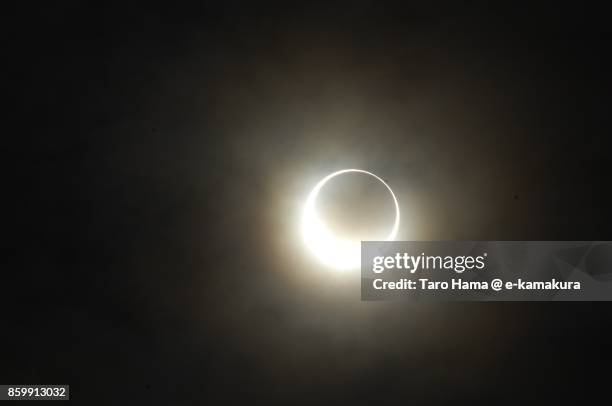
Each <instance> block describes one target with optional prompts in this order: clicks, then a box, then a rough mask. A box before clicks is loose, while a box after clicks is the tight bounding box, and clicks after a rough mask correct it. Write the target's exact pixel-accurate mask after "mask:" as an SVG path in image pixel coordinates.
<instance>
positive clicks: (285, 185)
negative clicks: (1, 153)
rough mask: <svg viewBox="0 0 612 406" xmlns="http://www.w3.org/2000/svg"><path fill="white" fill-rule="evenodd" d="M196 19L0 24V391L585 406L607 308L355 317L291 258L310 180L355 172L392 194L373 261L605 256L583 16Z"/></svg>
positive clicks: (604, 115)
mask: <svg viewBox="0 0 612 406" xmlns="http://www.w3.org/2000/svg"><path fill="white" fill-rule="evenodd" d="M205 3H206V2H202V4H200V5H198V6H197V7H186V8H180V7H178V6H166V7H171V8H159V9H154V8H152V7H149V8H147V9H140V8H137V7H129V6H125V5H122V6H117V7H111V6H107V7H106V8H99V9H95V8H85V7H84V6H81V5H78V4H71V3H63V4H62V5H57V4H53V5H47V6H45V7H43V8H40V9H38V8H35V7H33V6H32V7H31V8H28V9H21V10H18V11H17V12H16V14H15V18H12V19H11V20H12V21H13V22H14V27H11V36H10V37H9V38H10V39H9V45H8V49H7V53H8V55H10V58H7V59H8V63H7V64H8V72H9V74H8V76H7V78H8V79H10V81H11V83H10V84H12V85H15V86H14V87H15V89H16V90H17V92H16V93H15V96H14V97H13V96H11V97H12V102H13V103H14V104H15V105H16V106H17V107H18V109H19V113H23V115H19V116H17V117H19V125H18V126H16V127H15V129H14V130H13V131H14V134H13V135H12V136H9V138H13V139H14V142H12V141H11V142H9V143H7V144H5V145H4V149H5V152H8V153H9V154H10V155H9V156H10V157H11V158H9V160H8V163H9V166H10V169H9V171H8V174H9V177H11V178H12V179H11V182H9V183H10V185H11V186H13V185H14V186H15V192H13V193H8V194H7V195H8V196H9V197H8V198H9V199H11V202H12V203H13V204H14V205H15V206H16V208H17V210H15V211H14V213H15V215H14V219H13V220H16V222H17V228H16V232H15V233H14V234H13V238H12V240H13V241H14V243H16V244H11V247H12V246H13V245H15V246H16V249H15V250H12V251H13V253H12V254H11V255H10V260H9V261H8V263H7V264H6V265H5V266H3V270H4V272H3V282H4V284H3V291H4V294H3V297H4V298H5V299H6V301H7V304H6V305H5V315H6V317H5V319H6V323H7V324H6V327H5V329H4V330H3V331H4V332H3V336H4V338H5V339H6V340H7V343H6V344H5V348H10V349H12V350H11V351H9V352H8V353H5V354H4V355H3V357H2V362H1V365H2V367H0V372H1V375H0V377H1V378H2V382H3V383H7V384H8V383H24V384H25V383H41V384H42V383H57V384H59V383H69V384H70V385H71V392H72V393H71V396H72V397H73V399H74V401H75V402H76V403H77V404H111V403H112V404H134V402H137V401H142V402H146V403H147V404H164V405H169V404H177V405H182V404H185V405H186V404H198V403H204V404H216V402H215V401H222V400H228V399H234V400H243V401H247V400H248V401H255V400H260V401H268V402H273V403H276V402H278V403H282V404H294V403H300V402H304V403H313V402H317V403H325V402H329V403H333V404H353V403H360V402H364V401H365V402H370V403H372V402H375V401H379V402H381V403H393V401H394V400H395V401H397V402H403V403H407V402H415V403H420V402H427V403H434V404H443V403H447V402H450V401H453V402H459V403H462V402H465V401H469V400H480V401H489V402H495V403H498V402H502V403H508V404H516V401H517V400H520V399H526V398H527V397H531V396H535V397H537V398H538V399H547V398H548V397H549V396H552V397H555V398H557V397H558V398H560V399H565V398H566V396H565V394H564V393H563V392H562V391H570V392H571V393H570V394H569V395H568V396H570V397H574V396H576V397H580V396H582V395H584V394H585V393H595V392H597V391H600V392H601V391H602V389H603V390H605V389H606V388H605V386H604V383H605V382H606V380H607V378H606V374H605V373H602V372H599V371H598V367H604V368H605V367H607V366H608V364H609V362H610V359H611V356H612V353H611V352H610V345H609V340H610V339H611V338H612V335H611V334H610V333H609V332H608V325H609V320H610V316H612V311H611V310H612V309H611V308H610V306H609V305H608V304H606V303H591V304H590V303H571V304H570V303H566V304H563V303H472V304H458V303H452V304H437V305H430V304H419V305H415V304H407V303H374V304H371V303H361V302H360V301H359V289H358V286H357V285H356V284H355V281H354V280H352V279H350V278H346V277H336V276H330V275H331V274H330V273H329V271H326V270H324V269H321V267H320V266H318V265H317V264H316V263H314V262H312V261H311V259H309V258H307V256H306V255H305V254H304V253H303V249H302V247H301V246H300V245H299V243H296V236H295V235H294V234H295V233H296V231H295V228H296V227H297V226H296V225H295V223H296V222H297V217H296V210H298V209H297V208H298V207H299V204H300V202H301V201H302V200H303V199H302V198H303V197H304V194H305V193H306V192H307V191H308V189H309V188H310V187H312V185H313V181H316V180H317V179H319V178H321V176H322V175H325V174H327V173H330V172H331V171H333V170H336V169H341V168H346V167H360V168H363V169H368V170H372V171H373V172H375V173H377V174H379V175H381V176H382V177H383V178H385V179H387V180H388V181H389V183H390V184H391V185H393V187H394V190H397V191H398V195H399V196H398V197H399V198H400V201H401V202H402V203H403V204H405V206H404V209H405V213H408V214H407V219H408V221H407V223H406V224H407V226H406V227H405V229H403V231H402V232H403V233H404V234H403V235H402V234H400V237H402V236H403V237H404V238H407V237H410V238H412V239H417V240H421V239H422V240H427V239H445V240H453V239H457V240H478V239H482V240H610V239H612V233H611V232H612V230H611V226H610V225H611V224H612V215H611V214H610V207H612V198H611V193H610V174H611V172H612V171H610V146H611V145H610V141H609V139H610V137H609V132H610V128H611V125H610V119H609V117H610V96H609V95H610V77H609V72H610V67H611V66H610V61H609V60H608V55H609V53H610V38H612V37H611V32H610V30H609V28H608V27H609V25H610V24H609V21H608V19H607V17H606V16H605V15H604V14H603V11H602V10H594V9H587V8H578V6H576V5H574V6H572V8H562V7H560V6H559V5H556V6H555V7H550V8H530V9H523V8H518V7H517V8H502V7H500V8H487V9H481V8H478V7H475V6H464V5H461V6H459V5H455V6H452V7H446V6H442V5H437V6H434V5H432V6H429V7H425V6H423V5H419V6H416V5H415V6H409V5H406V4H403V5H402V6H399V5H394V6H386V7H383V6H382V5H381V4H380V3H379V2H375V1H372V2H352V3H351V5H350V6H341V5H338V4H331V3H328V2H326V3H324V4H323V5H315V4H312V5H295V6H289V5H286V4H285V5H283V6H278V5H272V4H268V5H265V6H264V5H261V4H257V5H255V4H250V5H248V6H245V5H242V4H240V3H238V2H231V1H230V2H223V3H224V4H225V5H224V6H223V7H221V6H218V5H215V6H212V5H210V6H209V5H206V4H205ZM253 3H254V2H253ZM574 7H576V8H574ZM11 196H14V197H15V198H14V199H13V198H12V197H11ZM22 213H23V214H22ZM9 216H10V214H9ZM25 287H27V289H26V288H25ZM85 399H87V400H85Z"/></svg>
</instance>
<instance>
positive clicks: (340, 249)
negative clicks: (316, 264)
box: [302, 169, 400, 270]
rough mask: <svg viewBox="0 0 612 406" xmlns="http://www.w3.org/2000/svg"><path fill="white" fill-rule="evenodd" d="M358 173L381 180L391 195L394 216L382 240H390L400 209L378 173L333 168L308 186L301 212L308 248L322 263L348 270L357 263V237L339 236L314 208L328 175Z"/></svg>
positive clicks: (397, 221) (358, 252) (358, 250)
mask: <svg viewBox="0 0 612 406" xmlns="http://www.w3.org/2000/svg"><path fill="white" fill-rule="evenodd" d="M347 173H360V174H364V175H368V176H371V177H373V178H375V179H376V180H377V181H379V182H380V183H382V184H383V185H384V186H385V187H386V189H387V190H388V191H389V194H390V195H391V197H392V198H393V203H394V206H395V220H394V223H393V227H392V229H391V231H390V232H389V234H388V235H387V237H386V238H385V239H384V240H386V241H393V240H394V239H395V237H396V236H397V232H398V230H399V224H400V210H399V204H398V202H397V198H396V197H395V194H394V193H393V190H391V187H390V186H389V185H388V184H387V183H386V182H385V181H384V180H383V179H381V178H380V177H378V176H376V175H375V174H373V173H371V172H368V171H365V170H362V169H343V170H339V171H337V172H333V173H331V174H329V175H327V176H326V177H324V178H323V179H321V180H320V181H319V182H318V183H317V184H316V185H315V187H314V188H313V189H312V191H311V192H310V194H309V195H308V198H307V199H306V203H305V204H304V211H303V213H302V234H303V238H304V242H305V244H306V246H307V247H308V249H309V250H310V251H311V252H312V253H313V254H314V255H315V256H316V257H317V258H318V259H319V260H320V261H321V262H322V263H324V264H325V265H327V266H329V267H331V268H334V269H338V270H351V269H357V268H359V267H360V263H361V241H360V240H351V239H347V238H340V237H338V236H336V235H335V234H334V232H333V231H332V230H330V229H329V227H328V226H327V225H326V224H325V223H324V222H323V221H322V220H321V219H320V218H319V216H318V215H317V211H316V202H317V197H318V195H319V192H320V191H321V189H322V188H323V186H325V184H326V183H327V182H328V181H329V180H331V179H332V178H334V177H336V176H339V175H342V174H347Z"/></svg>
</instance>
